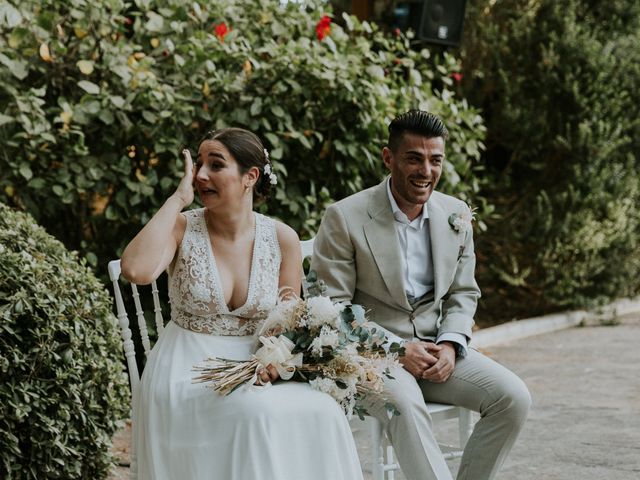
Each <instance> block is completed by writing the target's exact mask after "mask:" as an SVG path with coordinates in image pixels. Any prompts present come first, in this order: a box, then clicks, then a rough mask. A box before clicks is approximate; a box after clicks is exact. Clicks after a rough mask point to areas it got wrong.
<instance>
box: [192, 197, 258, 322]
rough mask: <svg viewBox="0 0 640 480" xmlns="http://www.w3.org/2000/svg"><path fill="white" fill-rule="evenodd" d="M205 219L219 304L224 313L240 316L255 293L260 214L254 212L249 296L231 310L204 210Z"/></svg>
mask: <svg viewBox="0 0 640 480" xmlns="http://www.w3.org/2000/svg"><path fill="white" fill-rule="evenodd" d="M202 216H203V221H204V227H205V228H204V230H205V233H206V236H207V243H208V245H209V248H208V251H209V255H210V257H211V270H212V274H213V283H214V287H215V288H214V291H215V292H216V296H217V297H218V299H217V303H218V305H220V308H221V309H224V311H223V312H221V313H224V314H227V315H236V316H239V315H238V313H239V312H241V311H242V309H243V308H245V307H246V306H247V305H248V304H249V301H250V300H251V298H252V297H251V295H252V293H253V290H254V283H255V282H254V275H255V270H256V265H255V263H256V259H257V257H258V256H257V250H258V241H259V239H260V235H259V228H260V225H259V223H260V222H259V221H258V214H257V213H256V212H253V219H254V223H253V249H252V251H251V267H250V271H249V285H248V286H247V298H246V299H245V301H244V303H243V304H242V305H240V306H239V307H237V308H234V309H233V310H231V308H230V307H229V305H228V304H227V301H226V300H225V298H224V288H223V287H222V279H221V278H220V273H219V272H218V264H217V262H216V256H215V253H214V252H213V241H212V240H211V235H210V234H209V228H208V225H207V217H206V212H205V211H204V210H203V214H202Z"/></svg>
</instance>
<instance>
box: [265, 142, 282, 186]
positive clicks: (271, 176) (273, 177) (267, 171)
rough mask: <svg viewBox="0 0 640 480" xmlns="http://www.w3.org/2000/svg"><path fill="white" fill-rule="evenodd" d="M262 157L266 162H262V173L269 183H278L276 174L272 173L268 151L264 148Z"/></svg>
mask: <svg viewBox="0 0 640 480" xmlns="http://www.w3.org/2000/svg"><path fill="white" fill-rule="evenodd" d="M264 159H265V161H266V163H265V164H264V167H263V169H264V174H265V176H268V177H269V183H270V184H271V185H277V184H278V177H277V176H276V174H275V173H273V170H271V162H270V160H269V151H268V150H267V149H266V148H265V149H264Z"/></svg>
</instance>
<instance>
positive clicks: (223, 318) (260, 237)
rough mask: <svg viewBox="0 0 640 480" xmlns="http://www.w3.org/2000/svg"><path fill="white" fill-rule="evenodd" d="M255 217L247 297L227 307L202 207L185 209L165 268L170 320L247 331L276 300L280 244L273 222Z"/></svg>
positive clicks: (223, 331)
mask: <svg viewBox="0 0 640 480" xmlns="http://www.w3.org/2000/svg"><path fill="white" fill-rule="evenodd" d="M254 215H255V240H254V244H253V259H252V261H251V274H250V278H249V289H248V292H247V301H246V302H245V304H244V305H242V306H240V307H238V308H236V309H235V310H232V311H230V310H229V308H228V306H227V304H226V302H225V299H224V292H223V290H222V285H221V282H220V277H219V275H218V268H217V265H216V259H215V256H214V254H213V250H212V248H211V241H210V240H209V233H208V231H207V225H206V222H205V217H204V209H203V208H201V209H197V210H190V211H188V212H185V216H186V217H187V228H186V230H185V232H184V238H183V239H182V243H181V245H180V247H179V249H178V253H177V257H176V260H175V262H174V263H173V265H172V267H171V268H170V269H169V300H170V302H171V319H172V320H173V321H174V322H175V323H177V324H178V325H180V326H181V327H183V328H187V329H189V330H193V331H195V332H201V333H209V334H213V335H251V334H253V333H254V331H255V329H256V327H257V326H258V324H259V323H260V321H261V320H263V319H264V318H265V317H266V316H267V314H268V312H269V310H270V309H271V308H272V307H273V306H274V305H275V304H276V300H277V298H278V278H279V274H280V259H281V255H280V246H279V244H278V238H277V236H276V228H275V221H274V220H272V219H270V218H268V217H265V216H264V215H261V214H259V213H254Z"/></svg>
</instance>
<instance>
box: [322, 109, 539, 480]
mask: <svg viewBox="0 0 640 480" xmlns="http://www.w3.org/2000/svg"><path fill="white" fill-rule="evenodd" d="M447 135H448V132H447V129H446V127H445V126H444V124H443V123H442V121H441V120H440V119H439V118H438V117H437V116H435V115H432V114H430V113H427V112H423V111H419V110H411V111H409V112H407V113H404V114H402V115H400V116H398V117H397V118H396V119H394V120H393V121H392V122H391V124H390V125H389V142H388V145H387V146H386V147H384V148H383V149H382V159H383V161H384V164H385V166H386V167H387V168H388V169H389V171H390V173H391V175H390V176H389V177H387V178H385V179H384V180H383V181H382V183H380V184H379V185H377V186H375V187H372V188H369V189H367V190H364V191H362V192H359V193H356V194H355V195H352V196H350V197H348V198H345V199H344V200H341V201H339V202H337V203H335V204H333V205H331V206H330V207H329V208H328V209H327V211H326V213H325V215H324V218H323V220H322V223H321V225H320V230H319V231H318V235H317V237H316V241H315V248H314V254H313V261H312V265H311V267H312V268H313V269H314V270H316V271H317V273H318V277H319V278H321V279H323V280H324V281H325V282H326V285H327V292H328V294H329V295H330V296H331V297H332V299H333V300H337V301H349V302H354V303H359V304H362V305H363V306H364V307H365V308H366V309H367V310H369V319H370V320H371V321H372V322H375V323H377V324H378V325H379V326H381V327H383V328H384V329H386V330H387V331H388V332H389V333H390V336H391V337H392V339H394V340H396V341H401V342H402V343H404V347H405V352H406V355H405V356H403V357H401V358H400V362H401V363H402V365H403V367H404V368H403V369H401V370H400V371H398V372H394V377H395V379H394V380H389V381H388V382H387V392H386V396H387V397H388V398H389V400H390V401H391V402H393V403H395V405H396V406H397V407H398V409H399V410H400V412H401V414H400V415H399V416H394V417H392V418H391V419H389V418H388V416H387V414H386V409H385V408H384V406H383V405H381V402H379V401H378V402H376V401H374V399H370V401H368V402H365V406H366V407H367V409H368V411H369V413H370V414H372V415H374V416H375V417H377V418H378V420H380V421H381V422H382V423H383V425H384V427H385V430H386V432H387V435H388V436H389V438H390V440H391V443H392V444H393V446H394V449H395V451H396V455H397V457H398V461H399V462H400V466H401V467H402V471H403V473H404V474H405V476H406V477H407V478H408V479H409V480H426V479H439V480H440V479H451V473H450V472H449V469H448V467H447V464H446V462H445V460H444V458H443V456H442V453H441V452H440V449H439V447H438V444H437V441H436V439H435V438H434V435H433V431H432V423H431V418H430V416H429V412H428V411H427V408H426V405H425V402H438V403H448V404H453V405H460V406H462V407H465V408H468V409H470V410H474V411H476V412H480V416H481V419H480V420H479V421H478V423H477V424H476V426H475V428H474V431H473V434H472V435H471V438H470V439H469V442H468V443H467V446H466V448H465V451H464V455H463V457H462V461H461V464H460V470H459V473H458V477H457V478H458V479H459V480H462V479H465V480H484V479H492V478H494V477H495V476H496V474H497V472H498V469H499V468H500V466H501V465H502V463H503V462H504V460H505V458H506V456H507V454H508V453H509V451H510V450H511V447H512V446H513V444H514V442H515V440H516V437H517V436H518V433H519V432H520V430H521V428H522V426H523V425H524V422H525V419H526V416H527V413H528V411H529V406H530V403H531V397H530V395H529V391H528V390H527V387H526V386H525V385H524V383H523V382H522V381H521V380H520V379H519V378H518V377H517V376H516V375H515V374H513V373H512V372H511V371H509V370H507V369H506V368H504V367H503V366H501V365H499V364H498V363H496V362H494V361H493V360H491V359H489V358H487V357H485V356H484V355H482V354H481V353H479V352H478V351H476V350H474V349H473V348H471V347H470V346H469V341H470V339H471V327H472V326H473V323H474V321H473V316H474V313H475V310H476V304H477V300H478V298H479V297H480V290H479V289H478V285H477V284H476V281H475V278H474V269H475V254H474V249H473V235H472V233H473V232H472V229H471V212H470V210H469V207H468V206H467V205H466V204H465V203H464V202H462V201H460V200H458V199H456V198H453V197H450V196H448V195H445V194H443V193H440V192H438V191H436V190H435V188H436V186H437V184H438V180H439V179H440V175H441V174H442V168H443V164H444V161H445V140H446V138H447ZM382 403H384V402H382Z"/></svg>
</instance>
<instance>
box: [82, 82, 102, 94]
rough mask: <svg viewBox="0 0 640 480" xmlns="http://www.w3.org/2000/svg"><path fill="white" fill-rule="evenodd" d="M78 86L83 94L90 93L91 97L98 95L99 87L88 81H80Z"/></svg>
mask: <svg viewBox="0 0 640 480" xmlns="http://www.w3.org/2000/svg"><path fill="white" fill-rule="evenodd" d="M78 86H79V87H80V88H81V89H83V90H84V91H85V92H87V93H90V94H91V95H97V94H99V93H100V87H99V86H98V85H96V84H95V83H93V82H90V81H88V80H80V81H79V82H78Z"/></svg>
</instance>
